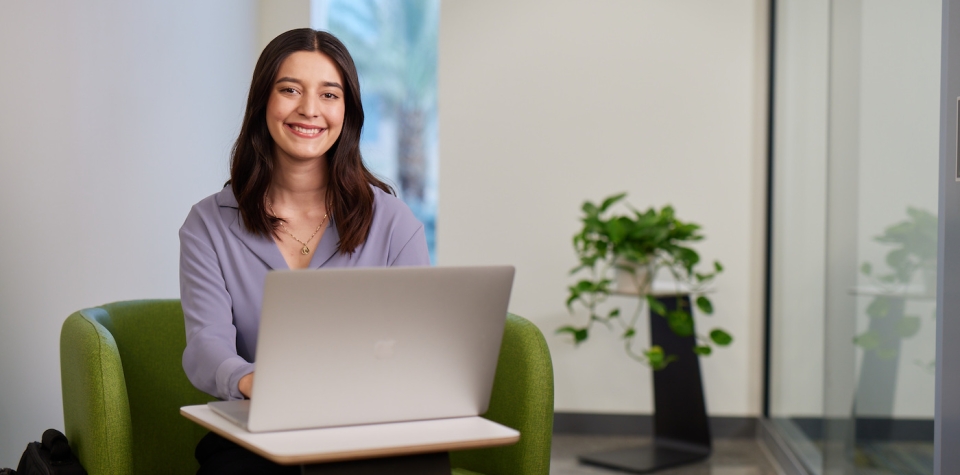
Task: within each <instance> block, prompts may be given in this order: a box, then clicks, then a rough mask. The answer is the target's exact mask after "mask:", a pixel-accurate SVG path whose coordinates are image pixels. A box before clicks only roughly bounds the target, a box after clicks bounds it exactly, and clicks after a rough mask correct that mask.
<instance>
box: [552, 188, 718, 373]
mask: <svg viewBox="0 0 960 475" xmlns="http://www.w3.org/2000/svg"><path fill="white" fill-rule="evenodd" d="M625 197H626V193H620V194H617V195H613V196H610V197H608V198H606V199H605V200H603V202H602V203H601V204H600V205H596V204H594V203H591V202H590V201H586V202H584V203H583V206H582V210H583V216H582V218H581V222H582V223H583V228H582V229H580V231H579V232H577V234H575V235H574V236H573V247H574V249H575V250H576V253H577V257H578V259H579V261H580V264H579V265H578V266H577V267H576V268H574V269H573V270H572V271H571V272H570V273H571V275H580V276H581V277H580V279H579V280H578V281H577V282H576V283H575V284H574V285H571V286H570V287H569V289H568V290H569V295H568V297H567V301H566V304H567V308H568V309H569V310H570V311H571V313H572V312H573V311H574V306H575V305H579V306H582V307H583V308H585V309H586V310H587V312H588V314H589V319H588V320H587V322H586V324H584V325H582V326H575V325H567V326H563V327H561V328H559V329H558V330H557V333H567V334H570V335H571V336H572V337H573V341H574V343H575V344H576V345H579V344H580V343H583V342H584V341H586V340H587V338H588V337H589V335H590V331H591V330H592V329H593V325H594V324H595V323H600V324H603V325H604V326H606V327H607V328H609V329H617V328H618V329H619V331H621V332H622V334H621V337H622V338H623V341H624V349H625V350H626V353H627V354H628V355H630V357H632V358H634V359H636V360H637V361H640V362H643V363H646V364H648V365H649V366H650V367H651V368H653V369H654V370H660V369H663V368H665V367H666V366H667V364H669V363H670V362H671V361H674V360H676V358H677V355H673V354H671V355H668V354H665V353H664V351H663V348H661V347H660V346H657V345H653V346H650V347H649V348H646V349H643V350H640V351H637V350H635V349H634V337H635V336H636V334H637V331H636V326H637V323H638V321H639V319H640V316H641V315H642V312H643V309H644V308H645V305H644V304H646V305H648V306H649V307H650V311H651V316H653V315H657V316H659V317H662V318H665V319H666V322H667V324H668V325H669V327H670V329H671V330H672V331H673V332H674V333H675V334H676V335H678V336H681V337H687V336H695V341H696V345H694V346H693V347H692V348H691V350H692V351H693V352H694V353H695V354H697V355H703V356H706V355H709V354H710V353H711V352H712V351H713V350H712V345H713V344H715V345H718V346H726V345H729V344H730V343H731V341H732V340H733V338H732V337H731V336H730V334H729V333H727V332H726V331H725V330H723V329H721V328H714V329H713V330H711V331H710V332H709V333H708V334H707V335H695V334H694V324H693V315H692V314H691V309H690V308H689V307H690V304H689V303H687V301H688V299H684V298H682V297H684V296H685V295H689V297H690V298H689V301H692V302H694V303H695V305H696V306H697V308H698V309H699V310H700V311H701V312H703V313H704V314H706V315H710V314H712V313H713V303H712V302H711V301H710V298H709V297H707V295H705V293H706V292H707V290H708V284H710V283H711V282H712V281H713V279H714V278H715V277H716V276H717V274H719V273H720V272H722V271H723V266H722V265H721V264H720V262H718V261H714V262H713V266H711V269H710V270H709V271H706V272H701V271H698V268H697V266H698V264H700V255H699V254H698V253H697V252H696V251H694V250H693V249H691V248H690V247H689V244H690V243H693V242H696V241H700V240H702V239H703V235H702V234H700V232H699V231H700V226H699V225H697V224H694V223H689V222H686V223H685V222H683V221H680V220H679V219H677V218H676V216H675V213H674V210H673V208H672V207H671V206H669V205H668V206H664V207H663V208H661V209H660V210H659V211H657V210H656V209H654V208H649V209H647V210H646V211H644V212H641V211H638V210H636V209H634V208H633V207H632V206H630V205H629V204H626V207H627V208H628V209H629V210H630V213H629V214H611V213H610V210H611V208H612V207H613V205H615V204H617V203H619V202H621V201H622V200H623V199H624V198H625ZM661 271H664V272H668V273H669V274H670V275H671V276H672V277H673V280H674V282H675V283H676V292H675V296H674V298H676V304H675V305H672V306H671V307H673V308H670V309H668V308H667V306H666V305H664V302H663V300H662V299H660V298H658V297H657V296H655V295H654V294H653V293H652V283H653V279H654V278H655V277H656V276H657V274H658V273H660V272H661ZM614 294H619V295H629V296H633V297H635V298H636V299H638V305H637V306H636V309H635V310H634V312H633V313H632V315H630V316H629V317H627V318H625V316H624V314H623V313H622V312H621V309H620V307H619V306H615V307H612V308H610V309H609V310H607V311H606V312H605V313H601V312H600V311H599V308H600V307H601V304H603V303H604V302H606V301H607V300H608V298H609V297H610V296H611V295H614Z"/></svg>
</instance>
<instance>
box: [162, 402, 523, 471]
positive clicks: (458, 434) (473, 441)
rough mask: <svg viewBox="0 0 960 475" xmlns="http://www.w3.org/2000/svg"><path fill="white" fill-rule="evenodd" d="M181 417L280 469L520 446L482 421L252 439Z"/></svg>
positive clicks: (209, 416) (214, 421)
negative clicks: (285, 466) (291, 466)
mask: <svg viewBox="0 0 960 475" xmlns="http://www.w3.org/2000/svg"><path fill="white" fill-rule="evenodd" d="M180 414H181V415H183V416H184V417H186V418H187V419H190V420H191V421H193V422H195V423H197V424H199V425H201V426H203V427H205V428H207V429H209V430H211V431H213V432H216V433H217V434H220V435H221V436H223V437H224V438H226V439H228V440H230V441H233V442H235V443H236V444H238V445H240V446H242V447H244V448H246V449H247V450H250V451H251V452H254V453H256V454H258V455H260V456H262V457H264V458H267V459H269V460H272V461H274V462H276V463H279V464H282V465H294V464H312V463H324V462H336V461H343V460H357V459H365V458H376V457H390V456H398V455H413V454H421V453H431V452H446V451H450V450H466V449H477V448H484V447H496V446H501V445H511V444H515V443H517V441H519V440H520V432H518V431H516V430H514V429H511V428H509V427H506V426H503V425H500V424H498V423H496V422H493V421H489V420H487V419H484V418H482V417H459V418H453V419H433V420H426V421H412V422H392V423H387V424H369V425H358V426H346V427H328V428H322V429H303V430H289V431H279V432H258V433H254V432H248V431H246V430H245V429H243V428H241V427H239V426H237V425H236V424H234V423H233V422H230V421H228V420H227V419H225V418H223V417H221V416H220V415H219V414H217V413H215V412H213V411H212V410H211V409H210V408H209V407H207V405H206V404H204V405H198V406H184V407H181V408H180Z"/></svg>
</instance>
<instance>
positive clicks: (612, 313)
mask: <svg viewBox="0 0 960 475" xmlns="http://www.w3.org/2000/svg"><path fill="white" fill-rule="evenodd" d="M619 316H620V309H619V308H615V309H613V310H611V311H610V313H608V314H607V318H615V317H619Z"/></svg>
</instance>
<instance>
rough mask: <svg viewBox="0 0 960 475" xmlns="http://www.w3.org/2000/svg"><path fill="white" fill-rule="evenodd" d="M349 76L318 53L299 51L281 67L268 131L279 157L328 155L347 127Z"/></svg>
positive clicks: (268, 115) (269, 103)
mask: <svg viewBox="0 0 960 475" xmlns="http://www.w3.org/2000/svg"><path fill="white" fill-rule="evenodd" d="M343 114H344V100H343V78H341V77H340V72H339V71H338V70H337V66H336V64H335V63H334V62H333V60H331V59H330V58H329V57H327V56H326V55H324V54H322V53H318V52H309V51H297V52H295V53H293V54H291V55H290V56H288V57H287V58H286V59H285V60H283V62H282V63H281V64H280V69H279V70H278V71H277V77H276V79H275V80H274V82H273V88H272V89H271V90H270V98H269V99H268V100H267V112H266V119H267V129H268V130H269V131H270V136H271V137H273V141H274V143H275V147H274V156H275V157H276V158H277V159H288V160H295V161H306V160H314V159H317V158H320V157H323V156H324V155H325V154H326V153H327V151H328V150H330V147H332V146H333V144H334V143H336V141H337V139H338V138H339V137H340V131H341V130H342V129H343Z"/></svg>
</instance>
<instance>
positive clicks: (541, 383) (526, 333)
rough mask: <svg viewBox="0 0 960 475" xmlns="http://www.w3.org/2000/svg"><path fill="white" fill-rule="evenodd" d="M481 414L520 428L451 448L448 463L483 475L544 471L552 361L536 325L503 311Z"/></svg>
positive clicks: (547, 462) (545, 473)
mask: <svg viewBox="0 0 960 475" xmlns="http://www.w3.org/2000/svg"><path fill="white" fill-rule="evenodd" d="M484 417H486V418H487V419H490V420H492V421H495V422H499V423H501V424H503V425H505V426H508V427H512V428H514V429H516V430H518V431H520V442H518V443H516V444H514V445H510V446H506V447H495V448H490V449H479V450H466V451H462V452H451V453H450V461H451V465H452V466H453V467H461V468H465V469H467V470H472V471H475V472H480V473H483V474H485V475H500V474H503V475H507V474H509V475H548V473H549V472H550V443H551V440H552V436H553V363H552V362H551V360H550V350H549V349H548V348H547V342H546V340H545V339H544V338H543V334H542V333H541V332H540V330H539V329H538V328H537V327H536V325H534V324H533V323H530V322H529V321H528V320H525V319H524V318H522V317H519V316H517V315H513V314H509V315H507V324H506V327H505V329H504V332H503V343H502V344H501V346H500V357H499V359H498V361H497V373H496V377H495V378H494V382H493V393H492V395H491V398H490V408H489V410H488V411H487V413H486V414H484Z"/></svg>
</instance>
